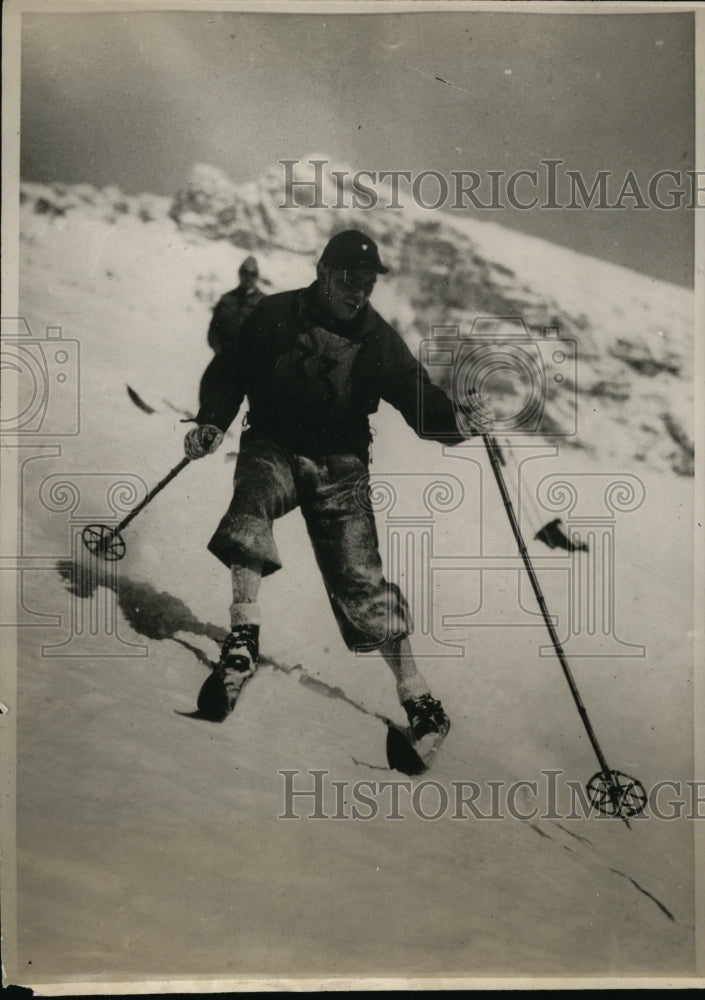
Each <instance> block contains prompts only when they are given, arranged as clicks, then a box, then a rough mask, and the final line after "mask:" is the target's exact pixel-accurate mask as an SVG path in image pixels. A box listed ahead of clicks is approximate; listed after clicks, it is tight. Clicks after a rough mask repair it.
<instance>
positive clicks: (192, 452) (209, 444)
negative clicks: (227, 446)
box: [184, 424, 223, 459]
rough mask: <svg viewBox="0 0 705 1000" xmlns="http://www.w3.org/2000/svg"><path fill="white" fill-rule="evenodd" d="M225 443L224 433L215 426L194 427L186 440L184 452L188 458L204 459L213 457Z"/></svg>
mask: <svg viewBox="0 0 705 1000" xmlns="http://www.w3.org/2000/svg"><path fill="white" fill-rule="evenodd" d="M222 441H223V432H222V431H221V430H220V428H219V427H216V426H215V424H202V425H201V426H200V427H192V428H191V430H190V431H188V432H187V434H186V437H185V438H184V452H185V454H186V457H187V458H190V459H194V458H203V456H204V455H212V454H213V452H214V451H216V449H217V448H219V447H220V445H221V443H222Z"/></svg>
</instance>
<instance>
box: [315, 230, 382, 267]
mask: <svg viewBox="0 0 705 1000" xmlns="http://www.w3.org/2000/svg"><path fill="white" fill-rule="evenodd" d="M321 264H325V265H326V267H351V268H352V267H369V268H372V270H373V271H376V272H377V274H386V273H387V272H388V270H389V268H388V267H385V266H384V265H383V264H382V261H381V260H380V259H379V251H378V250H377V244H376V243H375V241H374V240H372V239H370V237H369V236H366V235H365V234H364V233H361V232H359V231H358V230H357V229H346V230H345V232H342V233H338V234H337V235H336V236H333V237H332V238H331V239H330V240H329V241H328V243H327V244H326V248H325V250H324V251H323V253H322V254H321Z"/></svg>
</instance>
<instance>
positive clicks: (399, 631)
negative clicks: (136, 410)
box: [184, 230, 494, 757]
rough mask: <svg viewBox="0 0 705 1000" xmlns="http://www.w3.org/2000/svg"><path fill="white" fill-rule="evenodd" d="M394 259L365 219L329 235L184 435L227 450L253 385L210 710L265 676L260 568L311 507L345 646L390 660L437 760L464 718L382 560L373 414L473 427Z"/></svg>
mask: <svg viewBox="0 0 705 1000" xmlns="http://www.w3.org/2000/svg"><path fill="white" fill-rule="evenodd" d="M387 271H388V268H386V267H384V265H383V264H382V262H381V261H380V258H379V252H378V248H377V246H376V244H375V243H374V241H373V240H372V239H370V238H369V237H368V236H366V235H365V234H363V233H361V232H359V231H357V230H347V231H345V232H342V233H339V234H338V235H336V236H334V237H333V238H332V239H331V240H330V241H329V242H328V244H327V245H326V247H325V249H324V251H323V253H322V255H321V258H320V260H319V261H318V264H317V268H316V280H315V281H314V282H313V284H311V285H310V286H309V287H308V288H301V289H297V290H295V291H288V292H282V293H279V294H276V295H271V296H268V297H267V298H265V299H264V300H263V301H262V302H261V303H260V304H259V306H257V308H256V309H255V310H254V312H253V313H252V314H251V315H250V317H249V318H248V319H247V320H246V321H245V323H244V324H243V325H242V326H241V327H240V331H239V335H238V337H237V338H236V340H231V341H230V342H229V343H228V344H227V345H226V347H225V348H224V350H223V351H222V352H221V353H219V354H217V355H216V356H215V357H214V358H213V359H212V361H211V363H210V365H209V366H208V368H207V369H206V371H205V372H204V374H203V377H202V380H201V385H200V409H199V412H198V414H197V417H196V420H197V423H198V426H197V427H194V428H192V429H191V430H190V431H189V432H188V433H187V434H186V438H185V441H184V448H185V452H186V455H187V456H188V457H189V458H191V459H196V458H201V457H203V456H204V455H206V454H210V453H212V452H214V451H215V450H216V448H217V447H218V446H219V445H220V443H221V442H222V440H223V433H224V432H225V431H226V430H227V429H228V427H229V426H230V424H231V422H232V421H233V419H234V418H235V416H236V414H237V412H238V410H239V408H240V406H241V404H242V402H243V399H244V397H245V396H247V398H248V401H249V413H248V415H247V423H248V426H247V429H246V430H244V431H243V433H242V437H241V443H240V452H239V455H238V460H237V467H236V470H235V481H234V492H233V498H232V501H231V503H230V507H229V509H228V511H227V512H226V514H225V515H224V517H223V518H222V520H221V522H220V524H219V525H218V528H217V530H216V531H215V534H214V535H213V537H212V538H211V540H210V542H209V544H208V548H209V551H210V552H211V553H212V554H213V555H215V556H216V557H217V558H218V559H220V560H221V562H223V563H224V565H225V566H227V567H228V569H229V570H230V572H231V575H232V584H233V603H232V605H231V607H230V617H231V626H232V630H231V632H230V634H229V635H228V636H227V638H226V640H225V642H224V644H223V647H222V652H221V656H220V662H219V663H218V664H217V666H216V668H215V669H214V670H213V672H212V673H211V674H210V675H209V676H208V678H207V679H206V681H205V683H204V684H203V687H202V688H201V691H200V693H199V696H198V708H199V711H200V713H201V715H202V716H204V717H206V718H208V719H211V720H212V721H223V719H225V718H226V716H227V715H228V714H229V713H230V712H232V710H233V708H234V706H235V703H236V701H237V697H238V695H239V693H240V690H241V689H242V686H243V684H244V683H245V681H246V680H247V679H248V678H250V677H251V676H252V674H253V673H254V671H255V668H256V666H257V660H258V655H259V627H260V616H259V608H258V606H257V598H258V591H259V586H260V581H261V578H262V577H263V576H266V575H268V574H269V573H273V572H275V571H276V570H278V569H279V568H280V567H281V562H280V560H279V555H278V553H277V548H276V545H275V541H274V538H273V535H272V523H273V520H274V519H275V518H277V517H281V516H282V515H283V514H286V513H287V512H288V511H290V510H292V509H294V508H295V507H296V506H300V507H301V511H302V514H303V516H304V518H305V520H306V525H307V528H308V533H309V536H310V538H311V542H312V545H313V548H314V552H315V556H316V560H317V563H318V566H319V569H320V571H321V573H322V575H323V579H324V582H325V585H326V589H327V592H328V597H329V600H330V603H331V606H332V609H333V612H334V614H335V617H336V620H337V623H338V626H339V628H340V631H341V634H342V636H343V639H344V641H345V643H346V644H347V646H348V647H349V648H350V649H353V650H365V651H371V650H377V651H378V652H379V653H381V655H382V656H383V657H384V659H385V661H386V662H387V664H388V665H389V666H390V668H391V670H392V672H393V674H394V677H395V679H396V686H397V694H398V697H399V700H400V702H401V704H402V706H403V708H404V710H405V712H406V715H407V717H408V720H409V729H410V733H411V737H412V739H413V741H414V743H415V745H416V748H417V750H418V752H419V753H420V755H421V756H422V757H430V755H432V753H433V751H434V750H435V748H436V747H437V746H438V745H439V744H440V742H441V741H442V739H443V738H444V737H445V735H446V733H447V732H448V728H449V726H450V722H449V719H448V717H447V715H446V713H445V711H444V710H443V707H442V705H441V703H440V702H439V701H438V700H436V699H435V698H433V697H432V695H431V692H430V690H429V687H428V684H427V683H426V680H425V679H424V677H423V676H422V675H421V673H420V672H419V670H418V668H417V666H416V664H415V662H414V658H413V655H412V652H411V647H410V643H409V639H408V635H409V632H410V629H411V623H410V615H409V608H408V605H407V602H406V600H405V598H404V596H403V595H402V593H401V592H400V590H399V588H398V587H397V586H396V585H395V584H393V583H389V582H387V581H386V580H385V578H384V575H383V572H382V564H381V559H380V555H379V551H378V539H377V533H376V528H375V522H374V516H373V513H372V511H371V510H370V508H369V505H368V504H366V503H365V502H364V501H365V497H366V492H365V490H366V485H367V483H368V464H369V444H370V439H371V438H370V427H369V419H368V414H370V413H373V412H375V411H376V410H377V407H378V405H379V402H380V399H384V400H386V401H387V402H389V403H391V404H392V405H393V406H395V407H396V408H397V409H398V410H400V411H401V413H402V415H403V416H404V418H405V419H406V421H407V423H409V424H410V426H411V427H412V428H413V429H414V430H415V431H416V432H417V433H421V432H422V431H423V434H424V436H431V437H434V438H436V439H437V440H439V441H443V442H445V443H448V444H458V443H459V442H461V441H463V440H465V438H466V436H467V433H466V434H465V435H463V434H461V433H460V432H459V431H458V428H457V424H456V419H455V410H454V406H453V404H452V403H451V401H450V399H449V398H448V396H447V395H446V394H445V393H444V392H443V390H442V389H441V388H439V387H438V386H436V385H434V384H433V383H432V382H431V381H430V379H429V377H428V374H427V373H426V371H425V369H424V368H423V367H422V366H421V365H420V364H419V362H418V361H417V360H416V359H415V358H414V356H413V355H412V353H411V352H410V350H409V349H408V347H407V346H406V344H405V343H404V341H403V339H402V338H401V336H400V335H399V334H398V333H397V332H396V330H394V329H393V328H392V327H391V326H390V325H389V324H388V323H386V322H385V321H384V320H383V319H382V317H381V316H380V315H379V314H378V313H377V312H376V311H375V310H374V309H373V307H372V305H371V304H370V302H369V299H370V296H371V294H372V290H373V288H374V286H375V282H376V279H377V276H378V275H379V274H386V273H387ZM469 407H470V409H469V412H470V413H471V426H472V429H473V431H474V430H475V429H477V432H478V433H479V432H480V431H481V430H486V429H488V428H489V427H491V426H492V423H493V419H494V418H493V414H492V412H491V410H490V408H489V406H488V404H487V402H486V401H485V400H483V399H482V397H481V396H480V395H477V396H474V397H472V399H471V400H470V401H469ZM465 413H466V414H467V413H468V407H467V405H466V407H465ZM422 418H423V427H422V426H421V420H422Z"/></svg>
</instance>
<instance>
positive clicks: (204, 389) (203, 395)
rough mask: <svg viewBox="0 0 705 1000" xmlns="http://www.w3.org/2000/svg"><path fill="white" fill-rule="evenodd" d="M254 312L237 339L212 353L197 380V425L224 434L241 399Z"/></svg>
mask: <svg viewBox="0 0 705 1000" xmlns="http://www.w3.org/2000/svg"><path fill="white" fill-rule="evenodd" d="M256 330H257V325H256V317H255V315H254V313H253V314H252V315H251V316H250V317H248V319H247V320H245V322H244V323H243V324H242V326H241V327H240V329H239V331H238V332H237V336H232V337H230V338H229V339H228V340H227V341H226V343H225V344H224V346H223V348H222V350H221V351H220V352H219V353H218V354H216V355H215V356H214V357H213V358H212V359H211V362H210V364H209V365H208V367H207V368H206V370H205V372H204V373H203V376H202V378H201V385H200V389H199V410H198V413H197V414H196V421H197V423H198V424H201V425H202V424H214V425H215V426H216V427H219V428H220V429H221V430H222V431H226V430H227V429H228V427H229V426H230V424H231V423H232V422H233V420H234V419H235V417H236V416H237V413H238V410H239V409H240V407H241V406H242V402H243V400H244V398H245V380H246V372H247V368H248V363H249V360H250V352H249V349H248V344H251V343H253V341H252V337H253V336H256Z"/></svg>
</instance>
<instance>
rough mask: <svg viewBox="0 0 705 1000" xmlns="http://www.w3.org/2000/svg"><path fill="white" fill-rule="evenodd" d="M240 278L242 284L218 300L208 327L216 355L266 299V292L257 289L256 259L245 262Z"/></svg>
mask: <svg viewBox="0 0 705 1000" xmlns="http://www.w3.org/2000/svg"><path fill="white" fill-rule="evenodd" d="M238 276H239V278H240V284H239V285H238V286H237V288H233V289H232V290H231V291H229V292H226V293H225V295H222V296H221V297H220V298H219V299H218V302H217V303H216V306H215V308H214V310H213V316H212V318H211V321H210V325H209V326H208V346H209V347H211V348H212V349H213V351H214V352H215V353H216V354H218V353H219V352H220V351H222V349H223V347H224V346H225V342H226V340H227V339H228V337H230V336H232V335H233V333H234V332H235V331H236V330H237V328H238V327H239V326H240V325H241V324H242V323H243V322H244V320H246V319H247V317H248V316H249V315H250V313H251V312H252V310H253V309H254V308H255V306H256V305H257V303H258V302H261V301H262V299H263V298H264V292H262V291H261V290H260V289H259V288H258V287H257V279H258V278H259V268H258V266H257V261H256V260H255V258H254V257H252V256H250V257H246V258H245V259H244V260H243V262H242V264H241V265H240V269H239V271H238Z"/></svg>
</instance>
